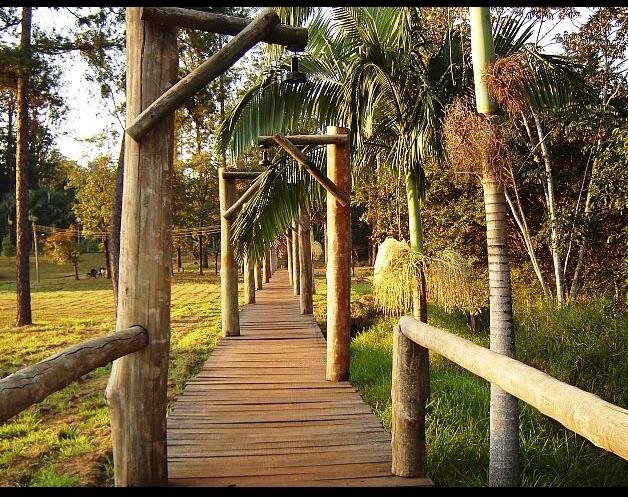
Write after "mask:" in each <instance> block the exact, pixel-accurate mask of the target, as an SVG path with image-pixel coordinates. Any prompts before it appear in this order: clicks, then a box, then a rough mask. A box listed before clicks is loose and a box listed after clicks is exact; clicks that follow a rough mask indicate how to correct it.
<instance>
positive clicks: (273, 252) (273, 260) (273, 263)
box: [270, 245, 277, 275]
mask: <svg viewBox="0 0 628 497" xmlns="http://www.w3.org/2000/svg"><path fill="white" fill-rule="evenodd" d="M275 271H277V246H276V245H273V247H272V248H271V249H270V274H271V275H272V274H273V273H274V272H275Z"/></svg>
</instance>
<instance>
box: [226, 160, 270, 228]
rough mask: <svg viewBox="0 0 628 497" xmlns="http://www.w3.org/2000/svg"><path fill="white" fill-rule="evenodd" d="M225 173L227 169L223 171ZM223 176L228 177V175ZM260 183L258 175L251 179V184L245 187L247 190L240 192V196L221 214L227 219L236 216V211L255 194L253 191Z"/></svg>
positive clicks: (231, 219) (257, 188) (230, 219)
mask: <svg viewBox="0 0 628 497" xmlns="http://www.w3.org/2000/svg"><path fill="white" fill-rule="evenodd" d="M226 174H227V171H225V172H224V173H223V175H226ZM225 177H226V178H229V176H228V175H227V176H225ZM260 185H261V177H258V178H257V179H256V180H255V181H253V183H251V186H249V187H248V188H247V190H246V191H245V192H244V193H243V194H242V196H241V197H240V198H239V199H238V200H236V201H235V202H234V203H233V205H232V206H231V207H229V208H228V209H227V210H226V211H225V213H224V214H223V216H224V217H225V219H227V220H229V221H233V219H234V218H235V217H236V215H237V214H238V211H239V210H240V209H241V208H242V206H243V205H244V204H246V203H247V202H248V201H249V200H250V199H251V197H252V196H253V195H255V192H256V191H257V190H259V187H260Z"/></svg>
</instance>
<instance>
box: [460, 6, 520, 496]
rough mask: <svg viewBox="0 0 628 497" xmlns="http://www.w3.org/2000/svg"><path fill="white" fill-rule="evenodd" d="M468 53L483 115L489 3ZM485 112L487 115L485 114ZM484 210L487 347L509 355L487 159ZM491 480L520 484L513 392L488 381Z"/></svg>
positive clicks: (474, 14)
mask: <svg viewBox="0 0 628 497" xmlns="http://www.w3.org/2000/svg"><path fill="white" fill-rule="evenodd" d="M469 17H470V24H471V54H472V60H473V77H474V82H475V99H476V107H477V111H478V112H479V113H482V114H484V115H486V116H488V117H490V116H492V115H495V114H497V111H498V109H497V106H496V104H495V101H494V100H493V99H492V97H491V96H490V94H489V92H488V87H487V85H486V81H485V79H484V76H483V74H484V72H485V71H486V67H487V66H488V64H491V63H493V62H494V61H495V50H494V46H493V35H492V33H491V20H490V14H489V9H488V7H469ZM488 117H487V118H488ZM482 189H483V191H484V208H485V213H486V245H487V251H488V274H489V289H490V297H489V303H490V348H491V350H494V351H495V352H498V353H500V354H504V355H506V356H508V357H514V355H515V336H514V332H513V328H512V290H511V287H510V268H509V266H508V225H507V223H506V216H507V206H506V199H505V196H504V188H503V185H502V184H501V182H500V181H499V179H498V178H497V177H496V176H495V174H494V173H493V171H492V170H491V169H490V167H489V165H488V164H484V173H483V178H482ZM489 423H490V433H489V439H490V448H489V475H488V482H489V485H490V486H493V487H494V486H516V485H518V484H519V413H518V404H517V398H516V397H513V396H512V395H509V394H507V393H506V392H505V391H504V390H502V389H501V388H500V387H498V386H497V385H495V384H493V383H491V407H490V421H489Z"/></svg>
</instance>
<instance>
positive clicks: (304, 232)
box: [298, 214, 314, 314]
mask: <svg viewBox="0 0 628 497" xmlns="http://www.w3.org/2000/svg"><path fill="white" fill-rule="evenodd" d="M298 238H299V266H300V278H301V281H300V284H299V286H300V294H299V296H300V298H299V304H300V307H301V314H312V313H313V312H314V306H313V301H312V248H311V246H310V216H309V215H308V214H304V215H302V216H301V222H300V223H299V234H298Z"/></svg>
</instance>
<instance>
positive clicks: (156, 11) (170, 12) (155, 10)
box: [142, 7, 307, 51]
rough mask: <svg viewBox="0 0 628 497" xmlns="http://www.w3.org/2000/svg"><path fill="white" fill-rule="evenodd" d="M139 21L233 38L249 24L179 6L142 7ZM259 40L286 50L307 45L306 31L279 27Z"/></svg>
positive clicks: (241, 19) (300, 49)
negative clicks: (281, 46)
mask: <svg viewBox="0 0 628 497" xmlns="http://www.w3.org/2000/svg"><path fill="white" fill-rule="evenodd" d="M142 19H144V20H150V21H154V22H158V23H161V24H171V25H174V26H179V27H181V28H192V29H200V30H201V31H208V32H210V33H218V34H223V35H230V36H234V35H237V34H238V33H239V32H240V31H242V30H243V29H244V28H246V27H247V26H248V25H249V24H250V23H251V22H252V19H246V18H242V17H234V16H226V15H222V14H212V13H210V12H201V11H198V10H193V9H182V8H179V7H144V8H143V12H142ZM261 41H264V42H266V43H274V44H276V45H287V46H289V47H290V50H293V51H302V50H304V49H305V45H307V28H298V27H294V26H287V25H285V24H279V25H277V26H275V27H273V28H272V29H271V30H270V31H269V32H268V34H266V35H265V36H264V37H263V38H262V39H261Z"/></svg>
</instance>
